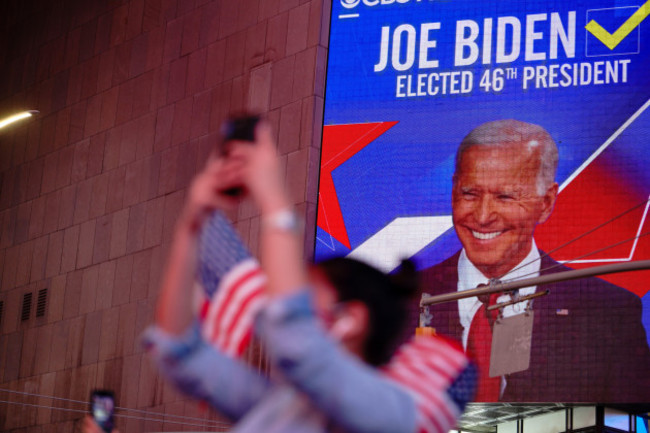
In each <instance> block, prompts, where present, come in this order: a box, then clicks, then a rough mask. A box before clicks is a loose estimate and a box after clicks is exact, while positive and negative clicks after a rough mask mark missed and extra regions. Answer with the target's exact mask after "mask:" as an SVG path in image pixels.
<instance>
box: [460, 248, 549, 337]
mask: <svg viewBox="0 0 650 433" xmlns="http://www.w3.org/2000/svg"><path fill="white" fill-rule="evenodd" d="M539 268H540V256H539V251H538V250H537V245H535V240H533V244H532V248H531V250H530V252H529V253H528V255H527V256H526V257H525V258H524V259H523V260H522V261H521V262H519V263H518V264H517V266H515V267H514V268H513V270H511V271H509V272H507V273H506V274H505V275H504V276H503V277H502V278H501V280H502V281H510V280H517V279H522V278H533V277H537V276H539ZM488 281H489V278H487V277H486V276H485V275H483V273H481V271H479V270H478V269H477V268H476V266H474V265H473V264H472V262H470V261H469V259H468V258H467V254H466V253H465V249H463V251H462V252H461V253H460V258H459V259H458V291H459V292H462V291H464V290H469V289H475V288H476V287H477V286H478V285H479V284H487V283H488ZM536 288H537V286H530V287H524V288H522V289H519V295H521V296H526V295H531V294H533V293H535V289H536ZM509 300H510V295H508V294H501V296H499V297H498V298H497V302H506V301H509ZM528 302H530V301H524V302H519V303H518V304H514V305H509V306H507V307H504V308H503V317H510V316H514V315H516V314H521V313H523V312H524V311H525V310H526V307H527V306H528ZM481 305H482V304H481V301H479V299H478V297H476V296H474V297H471V298H465V299H459V300H458V313H459V314H460V324H461V325H462V326H463V347H464V348H465V349H467V337H468V335H469V327H470V325H471V324H472V319H473V318H474V314H476V312H477V311H478V309H479V308H481Z"/></svg>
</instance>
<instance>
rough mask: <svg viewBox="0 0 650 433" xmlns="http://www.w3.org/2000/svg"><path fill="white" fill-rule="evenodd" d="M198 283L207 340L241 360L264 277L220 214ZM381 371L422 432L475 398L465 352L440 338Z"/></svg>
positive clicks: (407, 349)
mask: <svg viewBox="0 0 650 433" xmlns="http://www.w3.org/2000/svg"><path fill="white" fill-rule="evenodd" d="M199 279H200V281H201V285H202V286H203V289H204V295H203V296H204V299H203V305H202V307H201V316H202V319H203V322H202V323H203V324H202V333H203V336H204V338H205V339H206V340H207V341H209V342H211V343H212V344H213V345H215V347H217V348H218V349H219V350H221V351H222V352H224V353H227V354H229V355H231V356H233V357H239V356H241V354H242V353H243V352H244V350H245V349H246V346H247V345H248V343H249V342H250V338H251V336H252V333H253V322H254V319H255V316H256V314H257V313H258V312H259V311H260V309H261V308H262V307H263V305H264V303H265V300H266V297H265V295H264V285H265V282H266V277H265V275H264V273H263V272H262V270H261V268H260V265H259V263H258V262H257V261H256V260H255V259H254V258H253V257H252V256H251V255H250V254H249V253H248V252H247V251H246V249H245V248H244V246H243V244H242V243H241V240H239V238H238V237H237V234H236V233H235V232H234V230H233V229H232V227H231V226H230V224H229V223H228V221H227V220H226V219H225V218H224V217H223V216H222V215H221V214H216V215H215V217H213V218H212V219H211V220H210V222H209V223H208V224H207V225H206V227H205V229H204V232H203V235H202V240H201V246H200V258H199ZM382 371H383V373H384V374H385V375H386V376H387V377H389V378H390V379H391V380H393V381H395V382H396V383H397V384H399V385H400V386H401V387H403V388H404V389H405V390H406V391H407V392H408V393H409V394H411V395H412V396H413V398H414V400H415V401H416V405H417V408H418V420H417V423H418V430H417V431H418V432H419V433H425V432H426V433H446V432H448V431H449V430H450V429H451V428H452V427H453V426H454V425H455V423H456V419H457V418H458V417H459V416H460V414H461V412H462V410H463V409H464V405H465V403H466V402H467V401H469V400H470V399H471V398H472V396H473V392H474V385H475V383H476V369H475V368H474V367H473V365H471V364H470V363H469V361H468V359H467V357H466V356H465V354H464V353H463V350H462V348H461V347H459V346H458V345H457V344H456V343H454V342H451V341H448V340H446V339H444V338H441V337H436V336H419V337H416V338H415V339H413V340H412V341H411V342H409V343H406V344H405V345H403V346H402V347H401V348H400V349H399V350H398V352H397V353H396V354H395V356H394V357H393V359H392V360H391V362H390V363H389V364H388V365H387V366H386V367H385V368H384V369H383V370H382Z"/></svg>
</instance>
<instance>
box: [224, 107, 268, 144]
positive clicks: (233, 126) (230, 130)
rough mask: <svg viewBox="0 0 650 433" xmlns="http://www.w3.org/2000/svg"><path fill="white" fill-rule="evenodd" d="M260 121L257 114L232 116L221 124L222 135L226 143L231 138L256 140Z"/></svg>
mask: <svg viewBox="0 0 650 433" xmlns="http://www.w3.org/2000/svg"><path fill="white" fill-rule="evenodd" d="M259 121H260V116H258V115H256V114H244V115H241V116H231V117H230V118H229V119H228V120H226V121H225V122H224V123H223V125H221V135H222V136H223V141H224V143H226V142H228V141H231V140H239V141H250V142H253V141H255V127H256V126H257V123H258V122H259Z"/></svg>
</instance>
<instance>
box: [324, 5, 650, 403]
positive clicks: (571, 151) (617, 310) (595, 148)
mask: <svg viewBox="0 0 650 433" xmlns="http://www.w3.org/2000/svg"><path fill="white" fill-rule="evenodd" d="M648 15H650V1H645V2H644V0H629V1H628V0H593V1H589V2H583V1H573V0H562V1H559V0H558V1H535V0H527V1H523V0H520V1H514V0H513V1H483V0H472V1H470V0H334V1H333V4H332V16H331V28H330V43H329V60H328V69H327V87H326V97H325V114H324V129H323V144H322V158H321V173H320V185H319V200H318V219H317V239H316V246H315V258H316V261H321V260H325V259H327V258H330V257H335V256H350V257H354V258H358V259H362V260H365V261H367V262H369V263H371V264H373V265H375V266H377V267H379V268H381V269H383V270H384V271H387V272H390V271H393V270H394V269H395V268H396V267H397V266H398V265H399V263H400V259H402V258H411V259H412V260H414V261H415V263H416V265H417V267H418V269H419V270H421V272H422V277H423V292H425V293H428V294H430V295H438V294H442V293H450V292H456V291H462V290H465V289H467V288H472V287H475V286H476V285H477V284H481V283H487V282H488V281H489V280H490V279H497V280H500V281H509V280H514V279H521V278H526V277H531V276H536V275H539V274H548V273H559V272H563V271H566V270H570V269H580V268H584V267H592V266H598V265H603V264H612V263H622V262H629V261H633V260H644V259H650V237H648V236H646V235H647V234H648V233H650V223H648V221H647V218H648V199H649V197H650V170H648V168H649V167H650V108H649V107H650V47H649V46H648V44H649V43H650V19H647V17H648ZM461 143H462V144H463V148H462V149H463V150H462V151H461V152H460V153H459V155H458V156H457V153H458V152H457V151H458V149H459V146H460V145H461ZM554 149H557V157H554V156H553V155H554V152H555V150H554ZM555 160H557V169H556V170H555V171H554V170H553V166H554V163H555V162H554V161H555ZM649 281H650V272H648V271H638V272H626V273H619V274H610V275H602V276H599V277H591V278H584V279H580V280H575V281H571V282H557V283H554V284H550V285H545V286H539V287H536V286H533V287H528V288H526V289H521V290H520V291H518V292H517V293H510V294H504V295H501V296H500V297H498V299H497V300H496V301H494V302H496V303H503V302H506V301H508V300H514V298H515V297H517V296H524V295H531V294H532V295H535V294H539V296H538V297H535V298H534V299H531V300H527V301H523V302H519V303H517V304H514V305H510V306H505V307H502V308H500V309H498V310H500V313H501V316H498V317H496V318H494V317H493V316H490V314H493V313H490V314H487V313H484V310H485V305H484V304H483V303H482V302H481V301H480V300H478V299H477V298H469V299H465V300H461V301H452V302H446V303H443V304H437V305H433V306H431V307H430V308H429V311H428V314H426V315H425V316H426V317H425V319H426V320H425V322H426V323H427V324H428V325H429V326H431V327H433V328H435V329H436V332H438V333H441V334H446V335H448V336H450V337H452V338H455V339H457V340H458V341H460V342H461V343H462V344H463V345H464V347H465V348H466V350H468V352H473V351H476V352H477V353H478V352H480V350H479V349H478V345H477V343H476V338H477V337H476V335H474V334H473V332H474V331H473V330H472V328H473V327H474V326H476V328H474V329H477V327H478V325H474V319H475V318H477V317H479V316H481V315H483V316H484V317H486V318H487V319H488V322H489V326H490V328H489V329H490V332H492V333H493V335H494V336H493V337H483V339H491V342H492V346H495V344H496V345H497V346H498V347H497V349H495V348H494V347H491V348H489V349H488V351H489V352H490V354H491V355H492V357H491V359H490V360H489V363H488V365H489V369H490V374H489V376H492V377H490V379H492V380H493V381H494V382H496V383H497V385H496V389H497V391H492V392H489V393H486V394H484V393H482V392H480V393H479V395H478V397H477V398H478V400H479V401H509V402H546V401H549V402H551V401H552V402H600V403H603V402H648V401H650V386H647V384H648V378H649V377H650V355H649V353H650V350H649V349H648V341H649V339H648V336H649V335H650V332H648V331H649V330H650V294H649V293H648V291H649V288H650V283H649ZM547 289H548V290H549V293H548V294H542V293H541V292H544V291H545V290H547ZM544 293H545V292H544ZM483 301H485V299H483ZM482 308H483V310H482ZM414 310H417V311H419V308H418V305H417V301H414ZM414 326H415V325H414ZM497 328H498V330H497ZM497 333H499V337H498V339H499V341H498V342H497V341H496V340H497V337H496V335H497ZM517 344H519V346H521V347H523V349H522V350H521V351H520V352H521V353H519V352H517V350H518V349H517V348H516V347H514V346H516V345H517ZM521 347H520V348H521ZM481 350H485V349H481ZM510 350H514V352H513V353H512V354H509V351H510ZM515 352H517V354H516V355H515V354H514V353H515ZM495 353H496V354H495ZM476 356H480V355H476ZM480 368H483V367H480ZM485 368H488V367H485ZM485 371H487V370H485ZM484 376H488V374H484ZM481 386H483V385H481ZM486 386H487V385H486ZM493 388H494V386H493Z"/></svg>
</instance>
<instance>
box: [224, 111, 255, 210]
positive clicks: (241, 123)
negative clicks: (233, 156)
mask: <svg viewBox="0 0 650 433" xmlns="http://www.w3.org/2000/svg"><path fill="white" fill-rule="evenodd" d="M259 121H260V116H258V115H255V114H245V115H241V116H231V117H230V118H229V119H228V120H227V121H225V122H224V123H223V125H221V135H222V137H223V139H222V143H221V147H220V154H221V155H222V156H228V154H229V152H230V145H231V144H232V142H234V141H237V142H245V143H250V144H253V143H254V142H255V128H256V127H257V124H258V123H259ZM244 192H245V191H244V188H243V187H241V186H235V187H232V188H228V189H226V190H224V191H223V194H226V195H228V196H231V197H239V196H242V195H243V194H244Z"/></svg>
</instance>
